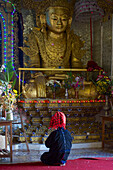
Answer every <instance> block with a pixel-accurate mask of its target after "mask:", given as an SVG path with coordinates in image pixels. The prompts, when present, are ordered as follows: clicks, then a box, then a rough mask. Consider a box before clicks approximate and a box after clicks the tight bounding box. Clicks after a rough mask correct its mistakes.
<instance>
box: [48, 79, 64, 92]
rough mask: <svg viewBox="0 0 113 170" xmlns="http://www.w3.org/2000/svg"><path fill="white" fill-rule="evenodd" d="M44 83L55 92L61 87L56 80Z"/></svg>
mask: <svg viewBox="0 0 113 170" xmlns="http://www.w3.org/2000/svg"><path fill="white" fill-rule="evenodd" d="M46 85H47V86H49V87H50V88H51V90H52V92H55V91H56V89H58V88H60V87H61V83H60V81H57V80H49V81H48V82H47V83H46Z"/></svg>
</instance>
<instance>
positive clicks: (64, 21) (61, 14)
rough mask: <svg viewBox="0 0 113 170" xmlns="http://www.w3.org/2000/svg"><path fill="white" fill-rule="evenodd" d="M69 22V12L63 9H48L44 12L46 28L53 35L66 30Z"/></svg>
mask: <svg viewBox="0 0 113 170" xmlns="http://www.w3.org/2000/svg"><path fill="white" fill-rule="evenodd" d="M68 21H69V11H68V9H66V8H63V7H50V8H48V10H47V12H46V22H47V27H48V29H49V30H50V31H52V32H54V33H62V32H64V31H65V30H66V28H67V26H68Z"/></svg>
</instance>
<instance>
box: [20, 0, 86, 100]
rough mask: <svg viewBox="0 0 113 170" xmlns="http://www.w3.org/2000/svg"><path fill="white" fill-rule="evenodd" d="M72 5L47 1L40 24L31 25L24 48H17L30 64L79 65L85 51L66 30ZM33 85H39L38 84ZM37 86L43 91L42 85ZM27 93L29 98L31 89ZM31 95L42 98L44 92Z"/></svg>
mask: <svg viewBox="0 0 113 170" xmlns="http://www.w3.org/2000/svg"><path fill="white" fill-rule="evenodd" d="M72 7H73V6H72V4H71V5H70V4H69V2H68V0H54V1H53V0H49V6H48V7H47V8H46V9H45V11H44V13H43V14H41V15H40V27H39V26H37V27H34V28H33V29H32V31H31V33H30V34H29V37H28V41H26V42H25V43H26V47H20V49H21V50H22V51H23V52H24V53H25V54H26V55H27V56H29V57H30V61H31V63H30V67H33V68H40V67H42V68H83V66H82V62H81V58H82V57H83V56H84V54H85V52H86V50H83V49H82V47H83V46H84V42H83V41H81V40H80V37H79V36H77V35H75V34H74V32H73V31H72V30H71V29H70V28H71V22H72V14H73V10H72ZM51 73H52V72H51ZM57 73H58V72H57ZM46 74H49V72H48V73H47V72H46ZM43 78H44V77H43ZM44 81H45V80H44ZM35 84H36V81H35ZM37 84H38V82H37ZM42 84H43V83H42ZM27 87H28V86H27ZM37 87H38V88H39V86H38V85H37ZM40 88H41V89H42V88H43V89H44V91H46V87H45V85H44V84H43V86H41V87H40ZM33 89H34V90H35V88H33ZM36 89H37V88H36ZM28 91H29V90H27V92H26V95H27V94H28ZM38 91H39V90H38ZM24 92H25V87H24ZM45 93H46V92H45ZM33 94H37V92H35V93H33ZM28 96H31V97H33V96H32V93H31V92H30V94H29V95H28ZM34 97H46V95H44V94H43V95H42V96H39V95H35V96H34Z"/></svg>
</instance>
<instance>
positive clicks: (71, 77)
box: [62, 72, 73, 90]
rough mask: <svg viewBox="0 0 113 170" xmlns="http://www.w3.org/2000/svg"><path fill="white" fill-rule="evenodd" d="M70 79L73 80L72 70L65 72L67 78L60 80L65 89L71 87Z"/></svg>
mask: <svg viewBox="0 0 113 170" xmlns="http://www.w3.org/2000/svg"><path fill="white" fill-rule="evenodd" d="M72 80H73V75H72V72H70V73H67V78H66V79H64V81H62V86H63V87H64V88H65V89H68V90H69V89H70V88H71V84H72Z"/></svg>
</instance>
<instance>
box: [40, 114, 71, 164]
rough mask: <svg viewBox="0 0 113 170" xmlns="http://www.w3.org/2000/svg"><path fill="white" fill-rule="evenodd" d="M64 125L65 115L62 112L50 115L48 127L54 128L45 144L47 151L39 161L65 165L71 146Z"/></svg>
mask: <svg viewBox="0 0 113 170" xmlns="http://www.w3.org/2000/svg"><path fill="white" fill-rule="evenodd" d="M65 126H66V116H65V115H64V113H62V112H56V113H55V115H53V116H52V118H51V121H50V126H49V128H54V129H56V130H55V131H53V132H52V133H51V134H50V135H49V137H48V138H47V140H46V141H45V145H46V147H47V148H49V152H44V153H43V154H42V156H41V161H42V162H43V163H45V164H47V165H65V163H66V161H67V159H68V156H69V154H70V150H71V147H72V137H71V134H70V132H69V131H68V130H66V128H65Z"/></svg>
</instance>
